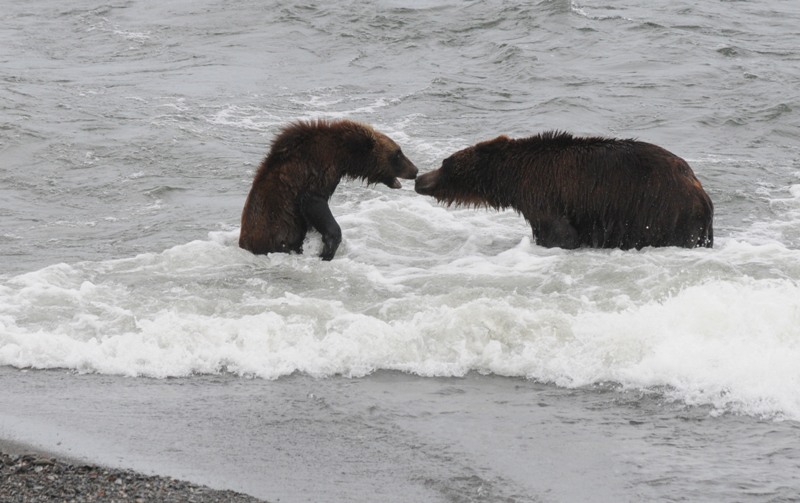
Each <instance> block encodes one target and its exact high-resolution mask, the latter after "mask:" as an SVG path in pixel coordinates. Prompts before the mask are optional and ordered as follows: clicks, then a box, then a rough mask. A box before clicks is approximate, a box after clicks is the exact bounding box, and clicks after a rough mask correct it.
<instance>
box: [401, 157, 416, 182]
mask: <svg viewBox="0 0 800 503" xmlns="http://www.w3.org/2000/svg"><path fill="white" fill-rule="evenodd" d="M417 173H419V170H418V169H417V167H416V166H414V164H413V163H412V162H411V161H408V162H407V163H406V166H405V167H404V169H403V172H402V173H400V174H399V175H397V176H399V177H400V178H404V179H406V180H413V179H414V178H416V177H417Z"/></svg>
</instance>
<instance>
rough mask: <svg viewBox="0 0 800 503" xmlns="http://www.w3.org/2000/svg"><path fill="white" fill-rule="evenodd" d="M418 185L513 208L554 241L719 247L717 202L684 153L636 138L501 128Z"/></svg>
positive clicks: (452, 197)
mask: <svg viewBox="0 0 800 503" xmlns="http://www.w3.org/2000/svg"><path fill="white" fill-rule="evenodd" d="M415 189H416V191H417V192H418V193H420V194H424V195H429V196H433V197H435V198H436V199H437V200H438V201H442V202H445V203H447V204H448V205H450V204H454V203H455V204H457V205H466V206H487V207H492V208H495V209H501V208H513V209H515V210H516V211H518V212H519V213H521V214H522V215H523V216H524V217H525V219H526V220H527V221H528V222H529V223H530V225H531V227H532V228H533V238H534V242H536V243H537V244H539V245H541V246H545V247H560V248H568V249H572V248H578V247H592V248H621V249H623V250H626V249H630V248H636V249H637V250H638V249H641V248H643V247H645V246H682V247H686V248H693V247H696V246H705V247H709V248H710V247H711V246H712V244H713V242H714V236H713V229H712V218H713V215H714V206H713V205H712V203H711V199H710V198H709V197H708V195H707V194H706V192H705V191H704V190H703V187H702V185H700V182H699V181H698V180H697V178H696V177H695V176H694V173H693V172H692V169H691V168H690V167H689V165H688V164H687V163H686V161H684V160H683V159H681V158H680V157H678V156H676V155H674V154H672V153H670V152H668V151H666V150H664V149H663V148H661V147H659V146H656V145H653V144H650V143H645V142H641V141H636V140H620V139H611V138H599V137H589V138H580V137H574V136H572V135H571V134H569V133H564V132H558V131H552V132H546V133H542V134H539V135H536V136H532V137H530V138H524V139H510V138H508V137H507V136H499V137H497V138H495V139H493V140H489V141H485V142H482V143H478V144H477V145H474V146H472V147H468V148H465V149H463V150H461V151H459V152H456V153H455V154H453V155H451V156H450V157H448V158H447V159H445V160H444V162H442V167H441V168H439V169H437V170H434V171H431V172H429V173H426V174H424V175H421V176H420V177H419V178H417V181H416V184H415Z"/></svg>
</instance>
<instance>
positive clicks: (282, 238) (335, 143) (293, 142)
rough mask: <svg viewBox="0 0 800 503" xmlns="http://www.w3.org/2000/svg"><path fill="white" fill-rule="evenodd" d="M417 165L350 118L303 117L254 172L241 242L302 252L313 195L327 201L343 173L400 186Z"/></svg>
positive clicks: (257, 248) (252, 247) (256, 248)
mask: <svg viewBox="0 0 800 503" xmlns="http://www.w3.org/2000/svg"><path fill="white" fill-rule="evenodd" d="M416 173H417V170H416V167H414V165H413V164H412V163H411V162H410V161H409V160H408V159H407V158H406V157H405V156H404V155H403V154H402V152H401V150H400V147H399V146H398V145H397V144H396V143H395V142H394V141H392V140H391V139H390V138H389V137H388V136H386V135H384V134H382V133H380V132H378V131H375V130H374V129H373V128H372V127H371V126H369V125H366V124H361V123H358V122H354V121H349V120H336V121H326V120H317V121H308V122H305V121H300V122H295V123H293V124H290V125H288V126H287V127H285V128H284V129H283V130H282V131H281V132H280V133H279V134H278V135H277V136H276V137H275V139H274V141H273V142H272V146H271V149H270V151H269V153H268V154H267V156H266V158H265V159H264V160H263V162H262V163H261V165H260V166H259V168H258V170H257V171H256V174H255V178H254V180H253V185H252V188H251V190H250V193H249V195H248V196H247V200H246V202H245V205H244V209H243V211H242V227H241V234H240V236H239V246H240V247H241V248H244V249H246V250H249V251H251V252H253V253H256V254H264V253H271V252H298V253H302V249H303V248H302V245H303V240H304V238H305V236H306V233H307V231H308V230H309V227H310V226H309V222H308V221H307V220H306V219H305V217H304V215H303V211H302V208H301V206H302V204H303V199H304V198H305V197H308V196H309V195H313V196H317V197H322V198H324V200H326V201H327V200H328V199H329V198H330V196H331V195H332V194H333V192H334V190H335V189H336V186H337V185H338V184H339V181H340V180H341V179H342V177H348V178H354V179H362V180H365V181H366V182H367V183H369V184H375V183H385V184H386V185H388V186H390V187H392V188H397V187H399V182H398V181H397V179H396V177H401V178H414V177H415V176H416Z"/></svg>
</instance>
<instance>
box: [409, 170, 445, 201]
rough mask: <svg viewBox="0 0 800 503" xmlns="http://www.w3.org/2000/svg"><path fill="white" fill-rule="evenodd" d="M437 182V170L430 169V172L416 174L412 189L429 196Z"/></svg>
mask: <svg viewBox="0 0 800 503" xmlns="http://www.w3.org/2000/svg"><path fill="white" fill-rule="evenodd" d="M438 182H439V170H438V169H436V170H433V171H431V172H430V173H425V174H424V175H422V176H418V177H417V181H416V182H414V190H415V191H417V193H418V194H422V195H425V196H430V195H432V194H433V191H434V190H435V189H436V184H437V183H438Z"/></svg>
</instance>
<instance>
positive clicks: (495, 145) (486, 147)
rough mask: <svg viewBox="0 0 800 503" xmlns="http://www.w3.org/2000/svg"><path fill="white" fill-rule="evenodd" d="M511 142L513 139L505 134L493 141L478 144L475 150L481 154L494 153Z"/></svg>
mask: <svg viewBox="0 0 800 503" xmlns="http://www.w3.org/2000/svg"><path fill="white" fill-rule="evenodd" d="M509 141H511V138H509V137H508V136H506V135H504V134H503V135H500V136H498V137H497V138H495V139H493V140H486V141H483V142H480V143H478V144H477V145H475V150H477V151H479V152H493V151H495V150H499V149H501V148H502V147H504V146H505V145H506V144H507V143H508V142H509Z"/></svg>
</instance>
